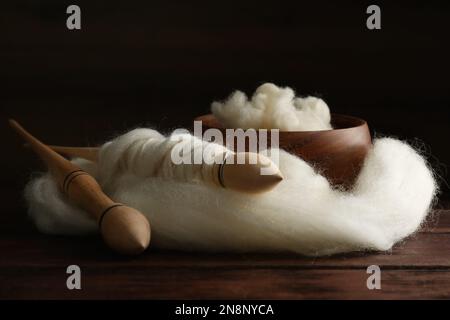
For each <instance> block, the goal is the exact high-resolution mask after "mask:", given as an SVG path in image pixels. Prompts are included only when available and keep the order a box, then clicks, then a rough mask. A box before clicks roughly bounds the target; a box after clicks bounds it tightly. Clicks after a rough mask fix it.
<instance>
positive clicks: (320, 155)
mask: <svg viewBox="0 0 450 320" xmlns="http://www.w3.org/2000/svg"><path fill="white" fill-rule="evenodd" d="M195 120H196V121H202V132H203V131H204V130H206V129H209V128H216V129H219V130H221V131H222V132H223V134H224V137H225V128H224V127H223V126H222V125H221V124H220V123H219V121H218V120H217V119H216V118H215V117H214V115H212V114H207V115H203V116H200V117H197V118H196V119H195ZM331 124H332V126H333V128H334V129H333V130H323V131H280V133H279V146H280V148H281V149H284V150H286V151H288V152H290V153H292V154H295V155H297V156H299V157H301V158H302V159H304V160H305V161H307V162H308V163H310V164H312V165H313V166H314V167H315V168H317V169H318V170H319V171H320V173H321V174H323V175H324V176H325V177H327V178H328V180H329V181H330V182H331V183H332V184H333V185H342V186H344V187H346V188H348V187H350V186H351V185H352V184H353V182H354V181H355V178H356V176H357V175H358V173H359V171H360V169H361V167H362V164H363V162H364V159H365V157H366V154H367V152H368V151H369V149H370V148H371V145H372V140H371V137H370V132H369V127H368V125H367V123H366V121H364V120H362V119H359V118H355V117H351V116H347V115H341V114H332V115H331ZM267 136H268V146H270V133H267ZM224 143H226V141H224ZM234 145H235V146H236V143H235V144H234ZM246 148H248V144H247V145H246ZM247 150H248V149H247Z"/></svg>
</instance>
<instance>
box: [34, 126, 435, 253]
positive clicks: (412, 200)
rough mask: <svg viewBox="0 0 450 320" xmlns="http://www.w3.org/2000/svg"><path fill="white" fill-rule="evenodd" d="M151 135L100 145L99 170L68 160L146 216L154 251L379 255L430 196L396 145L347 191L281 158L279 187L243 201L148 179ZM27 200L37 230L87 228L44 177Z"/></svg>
mask: <svg viewBox="0 0 450 320" xmlns="http://www.w3.org/2000/svg"><path fill="white" fill-rule="evenodd" d="M158 135H159V134H158V133H157V132H156V131H154V130H149V129H139V130H135V131H132V132H130V133H129V134H127V135H124V136H121V137H119V138H118V139H116V140H114V141H112V142H109V143H107V144H105V145H104V146H103V148H102V150H101V153H100V161H99V164H98V167H95V165H94V164H93V163H91V162H87V161H80V160H75V162H76V163H77V164H78V165H80V166H81V167H82V168H84V169H86V170H87V171H88V172H90V173H91V174H93V175H94V176H95V177H97V178H98V180H99V182H100V184H101V185H102V187H103V188H104V190H105V191H106V192H107V193H108V195H109V196H110V197H111V198H112V199H114V200H115V201H118V202H121V203H124V204H126V205H128V206H131V207H134V208H136V209H138V210H140V211H141V212H143V213H144V214H145V215H146V216H147V217H148V219H149V221H150V224H151V227H152V242H151V246H153V247H157V248H169V249H179V250H188V251H213V252H223V251H231V252H249V251H253V252H256V251H266V252H274V251H291V252H296V253H300V254H305V255H311V256H320V255H328V254H334V253H339V252H348V251H355V250H370V249H372V250H388V249H390V248H391V247H392V245H393V244H394V243H396V242H398V241H400V240H402V239H403V238H404V237H406V236H408V235H410V234H411V233H413V232H414V231H416V230H417V228H418V227H419V226H420V224H421V223H422V222H423V221H424V219H425V217H426V215H427V212H428V210H429V207H430V204H431V202H432V199H433V197H434V194H435V191H436V184H435V181H434V178H433V175H432V172H431V171H430V170H429V169H428V167H427V165H426V163H425V161H424V159H423V158H422V157H421V156H420V155H419V154H418V153H417V152H416V151H415V150H414V149H412V148H411V147H410V146H409V145H407V144H405V143H403V142H401V141H398V140H395V139H390V138H383V139H377V140H375V141H374V145H373V148H372V150H371V151H370V152H369V154H368V156H367V158H366V160H365V163H364V166H363V168H362V171H361V173H360V175H359V177H358V179H357V181H356V184H355V186H354V189H353V190H352V191H347V192H345V191H339V190H336V189H333V188H332V187H331V186H330V184H329V183H328V181H327V180H326V179H325V178H324V177H323V176H321V175H320V174H318V173H317V172H316V171H315V170H314V169H313V168H312V167H311V166H310V165H309V164H308V163H306V162H305V161H303V160H302V159H301V158H298V157H296V156H293V155H291V154H288V153H286V152H284V151H282V150H280V152H279V155H280V159H279V166H280V170H281V172H282V174H283V176H284V180H283V181H281V182H280V183H279V184H278V186H277V187H276V188H274V189H273V190H271V191H269V192H266V193H261V194H257V195H249V194H246V193H240V192H236V191H233V190H228V189H223V188H220V187H215V186H211V185H206V184H204V183H203V182H202V181H197V180H189V181H180V180H175V179H172V178H171V177H167V176H164V175H158V174H154V173H155V172H157V171H158V170H157V168H158V166H159V162H158V161H156V160H155V161H154V160H153V158H152V155H153V157H155V159H158V157H160V156H161V154H162V153H164V152H162V153H158V152H160V151H158V148H156V147H155V144H154V143H151V142H150V141H151V139H154V138H155V137H157V138H158V139H159V138H161V136H158ZM147 140H148V141H149V143H148V144H146V143H143V142H145V141H147ZM161 141H163V140H161ZM165 143H168V142H165ZM138 145H139V147H136V148H134V147H133V146H138ZM147 146H148V148H147ZM160 150H166V148H162V149H160ZM124 152H126V153H127V156H126V159H127V160H124V154H123V153H124ZM102 158H103V159H102ZM124 161H125V162H124ZM121 163H122V164H121ZM26 198H27V201H28V203H29V213H30V215H31V217H32V218H33V220H34V221H35V223H36V225H37V226H38V228H39V229H40V230H41V231H42V232H46V233H53V234H54V233H56V234H78V233H80V234H81V233H85V232H94V230H95V228H96V226H95V222H93V221H92V220H90V219H89V218H88V217H87V215H86V214H85V213H83V212H81V211H80V210H78V209H76V208H74V207H73V206H72V205H70V204H69V203H67V201H66V200H65V199H64V197H63V196H62V195H61V193H60V192H59V191H57V190H56V186H55V183H54V181H53V179H52V178H51V177H50V176H49V175H48V174H47V175H44V176H42V177H40V178H37V179H35V180H33V181H31V182H30V184H29V185H28V187H27V189H26Z"/></svg>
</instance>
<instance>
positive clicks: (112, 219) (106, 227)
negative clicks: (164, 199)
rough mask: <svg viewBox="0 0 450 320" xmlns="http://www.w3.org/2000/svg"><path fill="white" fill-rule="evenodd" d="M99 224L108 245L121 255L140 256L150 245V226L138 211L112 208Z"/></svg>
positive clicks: (123, 207)
mask: <svg viewBox="0 0 450 320" xmlns="http://www.w3.org/2000/svg"><path fill="white" fill-rule="evenodd" d="M99 224H100V232H101V234H102V236H103V239H104V241H105V242H106V244H107V245H108V246H109V247H111V248H112V249H114V250H115V251H117V252H119V253H122V254H128V255H136V254H140V253H142V252H143V251H144V250H145V249H147V247H148V246H149V244H150V237H151V231H150V224H149V222H148V220H147V218H146V217H145V216H144V215H143V214H142V213H140V212H139V211H137V210H136V209H133V208H130V207H127V206H123V205H120V206H115V207H112V208H111V209H110V210H108V212H106V213H105V214H104V215H103V216H102V217H101V218H100V221H99Z"/></svg>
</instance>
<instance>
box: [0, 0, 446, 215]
mask: <svg viewBox="0 0 450 320" xmlns="http://www.w3.org/2000/svg"><path fill="white" fill-rule="evenodd" d="M92 2H94V1H75V2H72V1H70V2H69V1H59V0H52V1H20V0H19V1H14V5H12V4H4V3H2V4H1V10H0V11H1V13H0V16H1V25H0V33H1V38H0V66H1V67H0V75H1V78H2V87H1V89H0V94H1V98H0V107H1V120H2V121H1V122H2V123H1V124H0V137H1V139H2V141H1V142H2V145H3V147H4V149H3V150H4V151H5V155H4V156H3V157H1V160H0V161H1V163H0V168H2V175H1V179H2V186H4V187H5V186H6V187H7V190H6V191H5V192H6V193H3V194H6V195H7V199H5V200H6V201H7V202H8V203H9V205H10V206H13V207H14V206H15V207H17V206H22V202H23V200H22V198H21V193H20V192H21V190H22V188H23V185H24V183H25V181H26V180H27V179H28V178H29V176H30V174H31V173H32V172H33V171H35V170H37V169H40V168H42V166H41V165H40V164H39V162H38V161H37V160H36V159H35V157H34V155H32V154H31V153H29V152H27V151H25V150H23V149H22V148H21V141H20V140H19V139H18V138H17V137H15V136H14V135H13V134H12V132H10V130H9V129H8V127H7V125H6V121H5V120H6V118H7V117H14V118H16V119H18V120H19V121H20V122H22V123H23V125H24V126H25V127H26V128H28V129H29V130H30V131H31V132H32V133H34V134H35V135H37V136H38V137H40V138H42V139H43V140H44V141H46V142H48V143H55V144H67V145H70V144H72V145H94V144H96V143H99V142H102V141H104V139H107V138H109V137H111V136H112V135H114V134H117V133H120V132H123V131H125V130H127V129H130V128H131V127H134V126H138V125H151V126H154V127H156V128H158V129H161V130H164V131H168V130H170V129H173V128H175V127H177V126H189V125H190V124H191V120H192V119H193V118H194V117H195V116H197V115H199V114H203V113H206V112H208V110H209V106H210V103H211V102H212V101H213V100H218V99H224V98H226V97H227V96H228V94H229V93H230V92H231V91H233V90H234V89H242V90H244V91H245V92H247V93H251V92H253V91H254V89H255V88H256V87H257V86H258V85H260V84H262V83H264V82H266V81H271V82H274V83H276V84H279V85H288V86H291V87H293V88H294V89H296V91H297V92H298V93H299V94H301V95H308V94H312V95H318V96H320V97H322V98H324V99H325V101H326V102H327V103H328V104H329V106H330V107H331V109H332V110H333V111H334V112H338V113H346V114H352V115H356V116H359V117H362V118H365V119H367V120H368V122H369V124H370V127H371V129H372V130H374V131H375V133H376V134H378V135H383V134H389V135H394V136H398V137H400V138H402V139H406V138H407V139H411V141H413V142H414V143H417V141H416V140H415V139H416V138H418V139H420V140H421V141H423V142H424V143H425V147H424V151H425V152H426V153H427V154H429V156H430V160H431V161H432V163H433V165H434V166H435V167H436V168H437V169H438V170H439V173H440V175H442V176H443V177H447V172H446V168H445V166H446V165H448V164H449V163H450V152H449V147H448V138H449V136H450V127H449V119H450V117H449V107H450V90H449V89H450V88H449V87H450V85H449V72H450V63H449V61H448V57H449V54H450V46H449V38H450V37H449V18H450V14H449V13H450V7H449V4H448V2H447V3H446V2H444V1H442V2H428V1H427V2H425V1H424V2H423V4H420V3H414V2H411V1H409V2H404V3H397V4H380V3H378V4H380V5H381V9H382V30H379V31H369V30H367V29H366V26H365V23H366V18H367V14H366V13H365V10H366V8H367V5H368V4H370V2H364V1H362V2H357V1H339V2H337V1H308V2H305V3H300V2H299V1H295V2H283V1H221V2H219V1H200V2H192V1H178V2H174V1H135V2H130V1H121V2H113V1H95V3H92ZM72 3H76V4H78V5H80V7H81V9H82V30H81V31H69V30H67V29H66V18H67V14H66V13H65V10H66V7H67V6H68V5H69V4H72ZM442 189H443V191H444V195H443V196H442V197H448V187H447V186H446V185H445V184H443V185H442ZM5 200H4V201H3V202H5Z"/></svg>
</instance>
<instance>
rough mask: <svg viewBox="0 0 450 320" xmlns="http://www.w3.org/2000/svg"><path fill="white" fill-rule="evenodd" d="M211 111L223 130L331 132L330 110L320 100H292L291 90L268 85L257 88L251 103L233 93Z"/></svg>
mask: <svg viewBox="0 0 450 320" xmlns="http://www.w3.org/2000/svg"><path fill="white" fill-rule="evenodd" d="M211 111H212V113H213V114H214V115H215V116H216V118H217V119H218V120H219V121H220V122H221V123H222V124H223V125H225V126H226V127H227V128H242V129H250V128H258V129H280V130H282V131H317V130H329V129H331V124H330V110H329V108H328V106H327V104H326V103H325V102H324V101H323V100H322V99H319V98H316V97H306V98H300V97H295V93H294V91H293V90H292V89H291V88H289V87H286V88H280V87H277V86H276V85H274V84H272V83H265V84H263V85H261V86H260V87H258V88H257V89H256V91H255V93H254V94H253V97H252V99H251V100H248V98H247V96H246V95H245V93H243V92H241V91H235V92H234V93H233V94H232V95H231V96H230V97H229V98H228V100H226V101H225V102H223V103H221V102H213V104H212V105H211Z"/></svg>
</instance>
